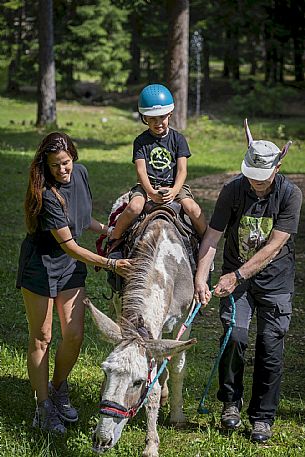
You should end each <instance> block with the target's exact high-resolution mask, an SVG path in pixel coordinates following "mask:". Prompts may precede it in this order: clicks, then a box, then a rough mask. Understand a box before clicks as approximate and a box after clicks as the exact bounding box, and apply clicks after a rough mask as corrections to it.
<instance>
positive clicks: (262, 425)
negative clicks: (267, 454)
mask: <svg viewBox="0 0 305 457" xmlns="http://www.w3.org/2000/svg"><path fill="white" fill-rule="evenodd" d="M271 436H272V431H271V427H270V424H268V422H260V421H256V422H254V423H253V426H252V432H251V440H252V441H255V442H256V443H265V442H266V441H268V440H269V439H270V438H271Z"/></svg>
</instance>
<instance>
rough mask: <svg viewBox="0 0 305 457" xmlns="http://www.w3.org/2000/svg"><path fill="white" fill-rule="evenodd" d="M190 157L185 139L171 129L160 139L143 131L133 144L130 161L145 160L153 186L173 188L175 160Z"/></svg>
mask: <svg viewBox="0 0 305 457" xmlns="http://www.w3.org/2000/svg"><path fill="white" fill-rule="evenodd" d="M190 156H191V153H190V150H189V147H188V144H187V141H186V139H185V138H184V136H183V135H182V134H181V133H179V132H177V131H176V130H174V129H172V128H170V129H169V131H168V134H167V135H165V136H164V137H162V138H159V137H156V136H155V135H153V134H152V133H151V132H150V131H149V130H145V132H143V133H141V135H139V136H138V137H137V138H136V139H135V141H134V143H133V158H132V161H133V162H135V161H136V160H137V159H144V160H145V162H146V170H147V175H148V177H149V180H150V182H151V184H152V185H153V186H154V185H162V186H173V184H174V182H175V179H176V174H177V159H178V158H179V157H186V158H188V157H190Z"/></svg>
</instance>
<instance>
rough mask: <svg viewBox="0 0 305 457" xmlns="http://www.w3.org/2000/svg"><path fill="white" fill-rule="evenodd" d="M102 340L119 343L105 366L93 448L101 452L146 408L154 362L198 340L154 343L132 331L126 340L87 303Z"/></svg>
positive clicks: (154, 372) (154, 371)
mask: <svg viewBox="0 0 305 457" xmlns="http://www.w3.org/2000/svg"><path fill="white" fill-rule="evenodd" d="M87 305H88V307H89V308H90V310H91V312H92V315H93V318H94V320H95V322H96V324H97V326H98V328H99V330H100V331H101V336H102V338H104V339H106V340H108V341H111V342H113V343H115V344H116V347H115V349H114V350H113V351H112V352H111V354H110V355H109V356H108V357H107V359H106V360H105V362H103V364H102V369H103V370H104V373H105V381H104V383H103V387H102V391H101V403H100V415H101V416H100V420H99V423H98V425H97V427H96V429H95V431H94V434H93V449H94V451H95V452H98V453H101V452H105V451H107V450H108V449H111V448H112V447H113V446H114V445H115V444H116V443H117V441H118V440H119V438H120V436H121V433H122V430H123V428H124V426H125V424H126V423H127V421H128V419H129V418H131V417H133V416H134V415H135V414H136V413H137V410H138V409H139V407H140V406H141V405H142V403H143V401H144V398H145V395H146V391H147V384H148V383H149V380H150V378H151V376H152V377H153V376H154V375H155V374H156V366H155V365H154V363H153V361H154V360H155V359H156V360H160V359H162V358H164V357H167V356H170V355H174V354H177V353H179V352H181V351H184V350H185V349H188V348H189V347H191V346H192V345H193V344H194V343H195V342H196V340H194V339H193V340H189V341H186V342H178V341H173V340H152V339H149V338H143V337H142V336H140V334H138V335H136V334H135V333H134V332H131V333H130V335H129V336H128V338H127V339H125V338H123V336H122V332H121V328H120V327H119V325H117V324H116V323H115V322H113V321H112V320H111V319H110V318H109V317H107V316H106V315H105V314H103V313H102V312H101V311H99V310H98V309H97V308H95V307H94V306H93V305H92V303H90V302H89V300H88V301H87Z"/></svg>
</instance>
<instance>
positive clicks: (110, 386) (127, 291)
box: [87, 219, 196, 457]
mask: <svg viewBox="0 0 305 457" xmlns="http://www.w3.org/2000/svg"><path fill="white" fill-rule="evenodd" d="M132 257H133V259H135V260H134V263H133V265H132V268H131V270H130V273H129V275H128V278H127V280H126V283H125V286H124V289H123V295H122V311H121V312H122V315H121V320H120V324H117V323H115V322H114V321H112V320H111V319H110V318H109V317H107V316H106V315H105V314H103V313H102V312H100V311H99V310H97V309H96V308H95V307H94V306H93V305H92V303H91V302H90V301H89V300H87V305H88V306H89V308H90V310H91V312H92V315H93V318H94V320H95V322H96V324H97V326H98V328H99V330H100V332H101V335H102V338H104V339H106V340H108V341H111V342H112V343H114V344H115V349H114V350H113V351H112V352H111V354H110V355H109V356H108V357H107V359H106V360H105V361H104V362H103V364H102V369H103V370H104V373H105V381H104V386H103V388H102V392H101V407H100V413H101V417H100V420H99V423H98V425H97V427H96V430H95V432H94V435H93V450H95V451H96V452H98V453H101V452H105V451H107V450H108V449H111V448H112V447H113V446H114V445H115V444H116V443H117V441H118V440H119V438H120V436H121V433H122V430H123V427H124V426H125V424H126V423H127V421H128V419H129V418H130V417H133V416H134V415H135V414H136V412H137V410H138V409H139V408H140V407H141V406H142V404H143V400H144V398H145V395H146V392H147V385H148V384H149V382H150V380H151V379H152V378H154V376H155V374H156V372H157V363H156V362H155V360H157V361H160V360H161V359H163V358H164V357H168V356H173V358H172V360H171V362H170V364H169V368H170V377H171V388H172V389H171V395H170V410H171V412H170V422H171V423H172V424H177V425H178V426H181V425H183V424H184V423H185V416H184V413H183V410H182V403H183V399H182V387H183V376H184V372H185V352H184V351H185V350H186V349H188V348H189V347H191V346H192V345H193V344H194V343H195V342H196V340H195V339H191V340H189V341H185V340H186V339H187V338H188V337H189V332H190V329H189V328H188V329H187V330H186V331H185V333H184V334H183V337H182V340H183V341H175V340H166V339H162V334H163V333H172V335H173V337H174V338H175V337H176V335H177V332H178V330H179V328H180V325H181V323H182V322H183V321H184V319H185V318H186V317H187V315H188V314H189V312H190V311H191V309H192V306H193V305H194V301H193V293H194V287H193V274H192V269H191V265H190V261H189V257H188V254H187V252H186V248H185V246H184V243H183V240H182V238H181V236H180V234H179V232H178V231H177V229H176V227H175V226H174V224H173V223H172V222H170V221H168V220H163V219H155V220H151V221H150V222H149V223H148V224H147V225H146V228H145V231H144V233H143V234H142V237H141V239H140V240H139V241H138V242H137V244H136V246H135V248H134V251H133V254H132ZM160 384H161V383H159V381H157V382H156V383H155V384H154V385H153V388H152V390H151V393H150V395H149V396H148V397H147V398H146V400H145V409H146V414H147V434H146V447H145V450H144V452H143V456H145V457H157V456H158V455H159V453H158V448H159V437H158V433H157V418H158V410H159V406H160V399H161V385H160ZM167 393H168V391H167V386H166V383H165V384H164V387H163V389H162V402H164V401H165V399H166V397H167Z"/></svg>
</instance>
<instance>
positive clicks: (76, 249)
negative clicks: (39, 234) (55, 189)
mask: <svg viewBox="0 0 305 457" xmlns="http://www.w3.org/2000/svg"><path fill="white" fill-rule="evenodd" d="M51 233H52V235H53V236H54V238H55V239H56V241H57V242H58V243H59V244H60V247H61V248H62V250H63V251H64V252H65V253H66V254H68V255H69V256H71V257H73V259H76V260H80V261H81V262H84V263H86V264H87V265H92V266H97V267H101V268H106V269H110V270H111V269H114V267H115V268H116V271H117V273H118V274H120V275H121V276H125V275H126V273H127V272H128V270H129V267H130V266H131V262H130V261H129V260H126V259H118V260H117V261H116V262H115V265H114V262H112V259H107V258H106V257H102V256H101V255H99V254H95V253H94V252H92V251H89V250H88V249H85V248H83V247H81V246H79V245H78V244H77V243H76V242H75V241H74V239H73V238H72V234H71V231H70V229H69V227H63V228H60V229H53V230H51Z"/></svg>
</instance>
